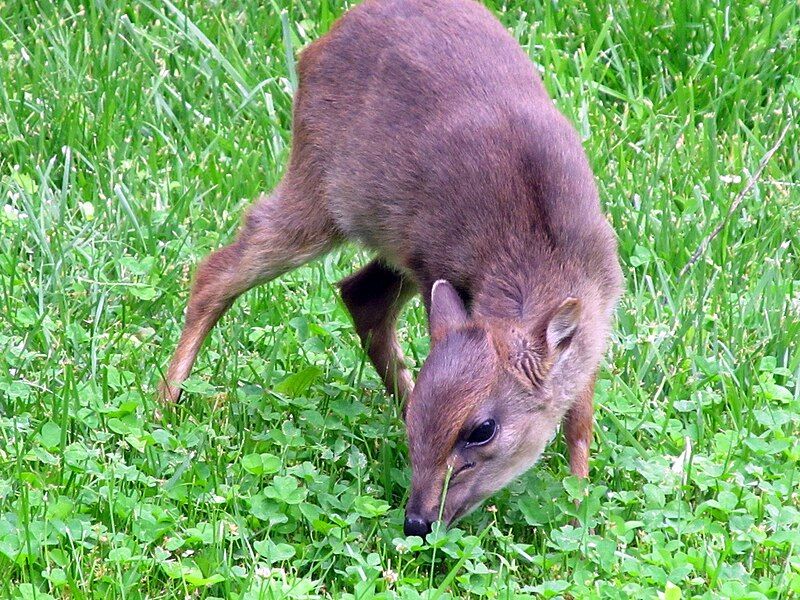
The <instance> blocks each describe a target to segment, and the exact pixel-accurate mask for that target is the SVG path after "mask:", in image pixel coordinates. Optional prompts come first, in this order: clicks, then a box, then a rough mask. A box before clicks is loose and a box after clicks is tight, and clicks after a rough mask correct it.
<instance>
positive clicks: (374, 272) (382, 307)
mask: <svg viewBox="0 0 800 600" xmlns="http://www.w3.org/2000/svg"><path fill="white" fill-rule="evenodd" d="M339 287H340V289H341V294H342V300H343V301H344V303H345V306H347V310H348V311H350V315H351V316H352V317H353V324H354V325H355V329H356V333H358V337H359V338H361V343H362V344H363V346H364V349H365V350H366V351H367V355H368V356H369V358H370V360H371V361H372V364H373V365H375V369H376V370H377V371H378V374H379V375H380V376H381V378H382V379H383V383H384V384H385V385H386V389H387V390H388V391H389V393H391V394H395V395H396V396H397V397H398V398H399V399H401V400H403V401H405V400H407V399H408V397H409V395H410V394H411V390H412V389H414V382H413V381H412V379H411V373H410V372H409V371H408V369H407V368H406V366H405V361H404V358H403V351H402V350H401V349H400V345H399V344H398V342H397V334H396V332H395V323H396V321H397V316H398V314H399V313H400V309H401V308H402V307H403V305H404V304H405V303H406V302H407V301H408V299H409V298H411V296H413V295H414V294H415V293H416V288H415V287H414V284H413V283H412V282H411V281H409V280H408V279H407V278H406V277H405V276H404V275H402V274H401V273H399V272H397V271H395V270H394V269H392V268H390V267H387V266H386V265H384V264H383V263H382V262H381V261H380V260H374V261H372V262H371V263H369V264H368V265H367V266H365V267H363V268H362V269H360V270H359V271H356V272H355V273H353V274H352V275H350V276H349V277H347V278H345V279H343V280H342V281H340V282H339Z"/></svg>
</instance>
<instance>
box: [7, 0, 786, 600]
mask: <svg viewBox="0 0 800 600" xmlns="http://www.w3.org/2000/svg"><path fill="white" fill-rule="evenodd" d="M488 4H489V5H490V7H491V8H492V9H493V10H494V11H495V12H496V13H497V14H498V16H499V17H500V18H501V19H502V20H503V22H504V23H505V24H506V25H507V26H508V27H509V29H510V30H511V31H512V32H513V33H514V35H515V36H516V37H517V38H518V39H519V41H520V43H521V44H522V45H523V47H524V48H526V50H527V51H528V53H529V54H530V56H531V58H532V59H533V60H534V61H535V62H536V63H537V64H538V65H541V66H542V69H543V77H544V80H545V82H546V85H547V86H548V88H549V89H550V90H551V92H552V93H553V95H554V97H555V99H556V102H557V104H558V105H559V107H560V108H561V109H562V110H563V111H564V112H565V113H566V114H567V115H568V116H569V117H570V118H571V119H572V120H573V122H574V123H575V124H576V126H577V127H578V129H579V131H580V132H581V133H582V135H583V136H584V138H585V146H586V149H587V151H588V153H589V156H590V159H591V161H592V163H593V165H594V167H595V171H596V173H597V177H598V181H599V185H600V188H601V192H602V198H603V202H604V205H605V207H606V211H607V212H608V214H609V217H610V219H611V221H612V222H613V224H614V226H615V228H616V230H617V232H618V235H619V240H620V249H621V255H622V260H623V264H624V269H625V273H626V279H627V293H626V295H625V297H624V299H623V300H622V303H621V305H620V307H619V310H618V316H617V323H616V327H615V336H614V342H613V344H612V349H611V351H610V353H609V356H608V359H607V361H606V364H605V365H604V368H603V370H602V373H601V376H600V382H599V384H598V389H597V397H596V401H597V414H596V420H597V426H596V430H597V440H596V444H595V447H594V448H593V459H592V468H591V483H590V484H589V485H588V486H583V485H582V484H581V482H579V481H577V480H575V479H573V478H570V477H567V476H566V475H567V473H568V470H567V467H566V461H565V458H564V453H565V448H564V444H563V442H562V441H561V440H560V439H557V440H555V441H554V443H553V444H552V445H551V447H550V449H549V450H548V452H547V454H546V455H545V457H544V459H543V461H542V463H541V464H540V465H539V466H538V467H537V468H536V469H535V470H533V471H532V472H530V473H529V474H527V475H526V476H524V477H523V478H521V479H520V480H519V481H518V482H516V483H514V484H513V485H512V486H511V487H510V488H509V489H508V490H506V491H504V492H502V493H500V494H498V495H497V496H496V497H494V498H493V499H491V500H490V501H489V502H488V503H487V505H486V507H485V509H482V510H479V511H477V512H476V513H475V514H474V515H472V516H470V517H469V518H468V519H466V520H464V521H463V522H462V523H460V524H459V526H458V528H455V529H453V530H450V531H448V532H445V531H443V530H438V529H437V530H436V531H435V532H434V533H433V534H432V535H431V536H429V537H428V540H427V542H423V541H422V540H420V539H419V538H408V539H406V538H405V537H404V536H403V534H402V524H401V523H402V506H403V503H404V500H405V497H406V494H407V487H408V480H409V472H408V467H407V460H406V447H405V434H404V431H403V427H402V423H401V420H400V418H399V414H398V408H397V406H395V404H394V403H393V402H392V401H390V400H389V399H387V397H386V396H385V395H384V393H383V392H382V390H381V388H380V385H379V382H378V380H377V377H376V375H375V373H374V372H373V371H372V369H371V367H369V366H368V365H366V364H365V362H364V357H363V354H362V352H361V351H360V350H359V346H358V343H357V340H356V338H355V335H354V333H353V331H352V329H351V326H350V323H349V319H348V317H347V315H346V312H345V311H344V309H343V307H342V305H341V302H340V301H339V300H338V299H337V297H336V294H335V290H334V288H333V286H332V285H331V283H332V282H334V281H336V280H337V279H338V278H340V277H342V276H344V275H346V274H347V273H348V272H350V271H351V270H352V269H353V268H354V264H361V263H363V262H366V261H367V260H368V258H369V257H368V256H367V255H366V254H365V253H363V252H361V251H358V250H355V249H345V250H343V251H341V252H337V253H334V254H332V255H330V256H329V257H327V258H325V259H324V260H322V261H319V262H317V263H315V264H312V265H310V266H308V267H306V268H303V269H300V270H298V271H296V272H294V273H291V274H289V275H287V276H285V277H283V278H281V279H280V280H278V281H275V282H273V283H271V284H269V285H267V286H264V287H262V288H260V289H257V290H254V291H252V292H250V293H248V294H247V295H246V296H245V297H243V298H242V299H241V300H240V301H239V302H238V303H237V305H236V306H235V307H234V309H233V310H232V311H231V312H230V313H229V315H228V316H227V317H226V318H225V319H224V320H223V322H222V323H221V324H220V326H219V327H218V329H217V330H216V331H215V333H214V335H213V337H212V339H211V341H210V342H209V343H208V344H207V345H206V347H205V348H204V350H203V352H202V354H201V357H200V360H199V364H198V368H197V369H196V372H195V376H194V377H193V378H192V379H191V380H190V382H189V383H188V384H187V387H188V389H189V390H190V393H189V394H187V397H186V399H185V401H184V402H183V403H182V404H180V405H179V406H177V407H175V408H174V409H164V408H161V407H159V406H158V405H157V404H156V403H155V401H154V399H153V391H154V389H155V385H156V383H157V381H158V380H159V377H160V376H161V373H162V369H163V368H164V366H165V365H166V363H167V361H168V358H169V355H170V352H171V350H172V349H173V347H174V345H175V343H176V341H177V336H178V334H179V329H180V321H181V315H182V310H183V307H184V303H185V300H186V297H187V289H188V282H189V276H190V272H191V270H192V268H193V265H195V264H196V263H197V261H198V260H199V259H200V258H201V257H202V256H204V255H205V254H206V253H208V252H209V251H211V250H212V249H214V248H216V247H218V246H220V245H221V244H223V243H225V242H226V241H227V240H229V239H230V238H231V236H232V233H233V231H234V230H235V228H236V226H237V223H238V219H239V216H240V215H241V213H242V211H243V209H244V208H245V206H246V205H247V204H248V202H249V201H250V200H251V199H252V198H254V197H255V196H256V195H258V194H259V193H260V192H263V191H265V190H269V189H270V188H271V187H272V186H273V185H274V184H275V183H276V181H277V180H278V178H279V176H280V173H281V168H282V165H283V164H284V162H285V159H286V156H287V149H288V147H289V144H290V116H291V95H292V90H293V89H294V86H295V74H294V64H293V61H294V58H293V57H294V55H295V53H296V52H297V50H299V49H300V48H301V47H302V46H304V45H306V44H308V43H309V42H310V41H311V40H313V39H315V38H317V37H318V36H319V35H321V34H322V33H324V32H325V31H326V30H327V29H328V28H329V27H330V25H331V22H332V21H333V20H334V19H335V17H336V16H337V15H338V14H340V13H341V12H342V11H343V10H344V8H345V5H344V3H343V2H340V1H338V0H336V1H333V0H320V1H318V2H314V1H308V0H295V1H294V2H289V1H288V0H270V1H245V0H230V1H227V2H219V1H212V0H198V1H195V2H188V1H184V0H180V1H179V0H135V1H133V2H127V1H123V0H96V1H95V0H93V1H89V0H83V1H81V0H53V1H50V0H0V198H1V199H2V203H3V210H2V211H1V212H0V303H2V328H0V349H1V350H2V352H1V353H0V568H2V571H3V573H4V575H5V576H4V577H3V578H2V579H1V580H0V597H10V598H20V599H25V600H27V599H34V598H36V599H48V598H125V599H130V600H132V599H137V598H173V597H205V598H212V597H216V598H242V599H248V600H254V599H256V598H264V599H267V598H269V599H273V598H304V597H334V598H354V599H355V598H359V599H363V598H372V597H386V598H392V597H397V598H449V597H489V598H511V597H543V598H567V599H568V598H587V597H608V598H643V597H644V598H651V597H653V598H655V597H660V598H666V599H669V600H675V599H677V598H681V597H684V598H689V597H702V598H775V599H777V598H792V597H797V596H798V595H800V556H798V546H800V510H799V508H800V506H798V505H799V504H800V501H799V500H798V481H800V471H798V459H800V442H798V439H799V438H798V413H800V351H798V341H800V256H799V255H800V228H798V226H797V223H798V222H800V177H798V173H800V133H798V129H797V128H796V127H792V128H791V129H790V130H789V132H788V135H787V137H786V139H785V140H784V142H783V144H782V145H781V147H780V148H779V149H778V151H777V152H776V154H775V156H774V157H773V158H772V160H771V161H770V162H769V164H768V165H767V167H766V169H765V170H764V173H763V174H762V176H761V177H760V179H759V180H758V181H757V183H756V184H755V186H754V188H753V191H752V193H751V194H749V195H748V196H747V197H746V199H745V201H744V202H743V204H742V205H741V207H740V208H739V210H738V211H737V212H736V213H735V214H734V215H733V217H732V218H731V220H730V221H729V222H728V223H727V225H726V226H725V227H724V229H723V230H722V233H721V234H720V236H719V237H718V238H716V239H715V240H714V241H713V242H712V243H711V245H710V247H709V249H708V250H707V252H705V253H704V254H703V255H702V257H701V258H700V260H699V261H698V262H697V263H696V264H695V265H694V266H693V268H692V269H691V270H690V271H689V272H688V273H687V275H685V276H684V277H679V276H678V274H679V272H680V270H681V268H682V267H683V266H684V265H685V264H686V262H687V261H688V260H689V257H690V256H691V254H692V252H693V251H694V250H695V248H697V246H698V245H699V244H700V242H701V241H702V240H703V238H704V237H705V236H707V235H708V234H709V233H710V232H711V231H712V230H713V229H714V228H715V227H716V226H717V225H718V224H719V223H720V221H721V219H722V218H723V216H724V215H725V213H726V211H727V210H728V207H729V206H730V204H731V202H732V201H733V199H734V197H735V195H736V193H737V192H738V191H739V190H741V189H742V188H743V186H744V185H745V184H746V182H747V180H748V178H749V176H750V175H751V174H752V173H753V172H754V171H755V169H756V167H757V165H758V162H759V160H760V159H761V157H762V155H763V154H764V153H765V152H766V151H767V150H768V149H769V148H770V147H771V146H772V145H773V144H774V143H775V141H776V139H777V136H778V134H779V132H780V131H781V130H782V128H783V127H784V126H785V125H786V124H789V123H792V122H795V123H796V122H798V120H800V77H799V76H798V73H800V46H799V45H800V7H799V6H798V4H797V3H796V2H785V0H761V1H758V2H755V1H752V0H742V1H741V2H729V1H727V0H719V1H713V2H712V1H711V0H677V1H676V2H673V3H664V2H659V3H656V2H649V1H646V0H620V1H619V2H613V3H609V2H607V1H606V0H598V1H595V2H589V3H583V2H580V1H578V0H563V1H559V2H553V3H549V2H545V3H539V2H536V3H529V2H524V1H523V0H507V1H501V0H492V1H490V2H488ZM401 334H402V340H403V344H404V345H405V346H406V348H407V349H408V351H409V353H410V354H411V355H412V356H413V357H414V363H415V365H416V366H418V365H419V364H420V362H421V360H422V359H423V358H424V356H425V354H426V350H427V341H426V336H425V320H424V314H423V311H422V308H421V306H420V305H419V303H418V302H415V303H414V304H413V306H412V307H410V308H409V310H407V311H406V313H405V315H404V318H403V322H402V327H401ZM573 498H579V499H581V500H582V502H581V504H580V506H579V508H577V509H575V508H574V505H573V502H572V500H573ZM574 517H577V518H578V521H579V526H578V527H573V526H572V525H570V522H571V520H572V519H573V518H574Z"/></svg>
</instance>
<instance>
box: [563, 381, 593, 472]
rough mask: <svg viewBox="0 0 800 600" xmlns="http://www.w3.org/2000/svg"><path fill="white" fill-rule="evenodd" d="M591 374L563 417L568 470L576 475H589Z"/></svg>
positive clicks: (591, 401)
mask: <svg viewBox="0 0 800 600" xmlns="http://www.w3.org/2000/svg"><path fill="white" fill-rule="evenodd" d="M596 379H597V375H596V374H594V375H592V378H591V380H590V382H589V384H588V385H587V386H586V389H585V390H584V391H583V392H582V393H581V394H580V395H579V396H578V398H577V399H576V400H575V403H574V404H573V405H572V407H571V408H570V409H569V411H568V412H567V415H566V417H565V418H564V436H565V437H566V439H567V451H568V452H569V470H570V472H571V473H572V474H573V475H575V476H576V477H581V478H586V477H588V476H589V447H590V446H591V444H592V423H593V418H594V384H595V381H596Z"/></svg>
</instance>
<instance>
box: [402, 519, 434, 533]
mask: <svg viewBox="0 0 800 600" xmlns="http://www.w3.org/2000/svg"><path fill="white" fill-rule="evenodd" d="M430 532H431V524H430V523H428V522H427V521H426V520H425V519H423V518H421V517H418V516H416V515H408V516H407V517H406V522H405V523H403V533H405V534H406V535H418V536H419V537H421V538H424V537H425V536H426V535H428V534H429V533H430Z"/></svg>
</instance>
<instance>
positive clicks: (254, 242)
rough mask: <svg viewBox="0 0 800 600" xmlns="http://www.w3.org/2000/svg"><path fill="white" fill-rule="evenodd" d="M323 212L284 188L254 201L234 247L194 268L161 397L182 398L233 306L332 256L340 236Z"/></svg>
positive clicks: (226, 248) (213, 254)
mask: <svg viewBox="0 0 800 600" xmlns="http://www.w3.org/2000/svg"><path fill="white" fill-rule="evenodd" d="M324 213H325V211H324V210H320V209H319V208H318V207H317V206H314V203H313V202H312V201H309V199H307V198H302V199H295V198H293V196H292V195H291V193H289V192H288V191H285V188H283V186H279V187H278V189H276V191H275V192H274V193H273V194H272V195H271V196H270V197H268V198H262V199H260V200H258V201H257V202H256V203H255V204H253V206H251V207H250V209H249V210H248V211H247V214H246V216H245V218H244V222H243V224H242V227H241V228H240V230H239V233H238V235H237V238H236V241H234V242H233V243H232V244H231V245H229V246H226V247H224V248H221V249H220V250H217V251H216V252H214V253H212V254H211V255H210V256H208V257H207V258H206V259H205V260H204V261H203V262H202V263H200V266H199V267H198V268H197V273H196V275H195V279H194V284H193V286H192V290H191V293H190V295H189V304H188V306H187V308H186V322H185V325H184V328H183V333H182V334H181V338H180V341H179V342H178V347H177V349H176V351H175V355H174V357H173V359H172V362H171V363H170V366H169V370H168V372H167V376H166V379H165V381H164V382H163V384H162V386H161V390H160V395H161V397H162V398H163V399H165V400H171V401H177V400H178V399H179V398H180V393H181V388H180V385H181V383H183V381H184V380H185V379H186V378H187V377H188V376H189V373H190V372H191V369H192V365H193V364H194V361H195V358H196V357H197V353H198V351H199V350H200V346H201V345H202V344H203V340H205V338H206V336H207V335H208V333H209V332H210V331H211V329H212V328H213V327H214V325H215V324H216V322H217V321H218V320H219V318H220V317H221V316H222V315H223V314H224V313H225V311H227V310H228V308H230V306H231V305H232V304H233V301H234V300H235V299H236V298H237V297H238V296H240V295H241V294H243V293H244V292H246V291H247V290H249V289H250V288H252V287H254V286H256V285H258V284H261V283H266V282H267V281H269V280H271V279H274V278H275V277H277V276H278V275H281V274H282V273H286V272H287V271H290V270H292V269H294V268H296V267H299V266H300V265H302V264H304V263H306V262H308V261H309V260H311V259H313V258H315V257H317V256H319V255H320V254H323V253H324V252H327V251H328V250H330V249H331V248H332V247H333V246H334V245H335V244H336V242H337V241H338V235H337V233H336V229H335V227H334V226H333V224H332V223H331V222H330V220H329V219H328V217H327V216H326V214H324Z"/></svg>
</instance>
